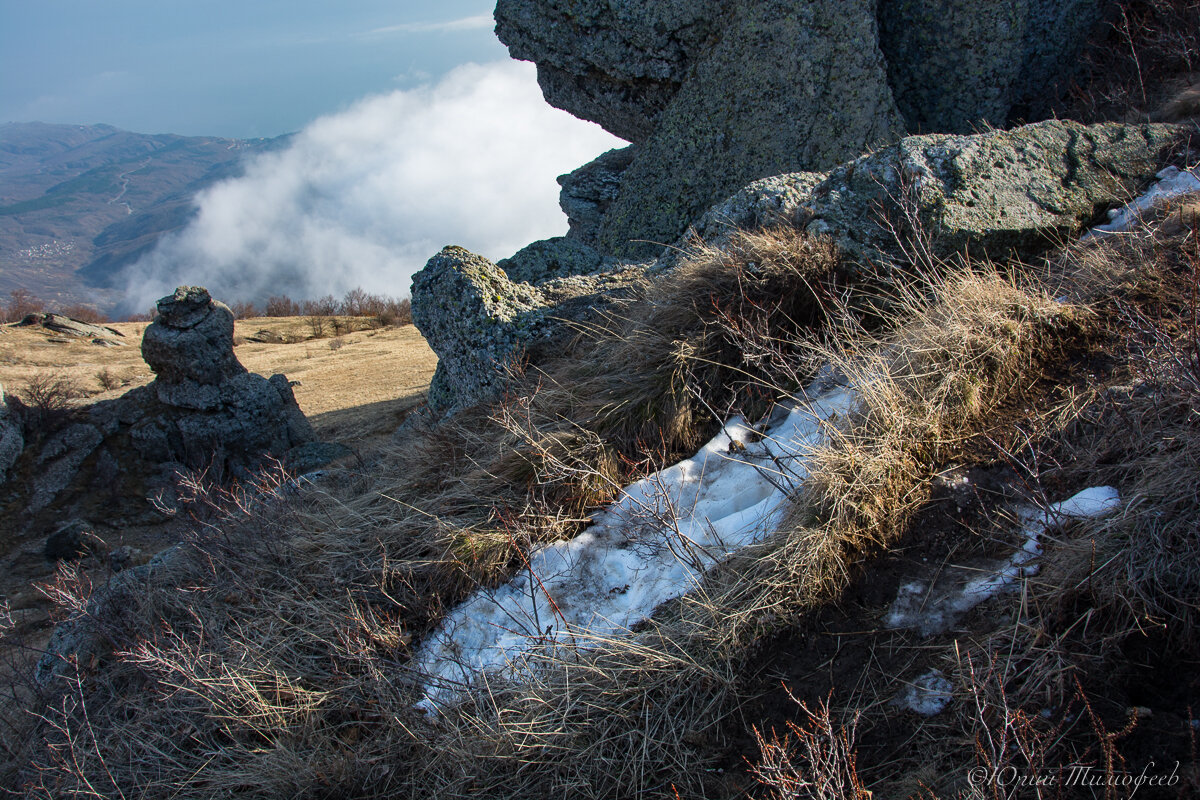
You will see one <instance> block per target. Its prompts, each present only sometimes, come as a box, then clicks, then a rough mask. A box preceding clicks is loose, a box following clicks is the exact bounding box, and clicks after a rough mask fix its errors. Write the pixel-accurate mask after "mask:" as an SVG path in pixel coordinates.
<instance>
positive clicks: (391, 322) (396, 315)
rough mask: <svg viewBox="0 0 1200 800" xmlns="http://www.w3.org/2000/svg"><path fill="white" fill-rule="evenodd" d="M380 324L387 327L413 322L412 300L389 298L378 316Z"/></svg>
mask: <svg viewBox="0 0 1200 800" xmlns="http://www.w3.org/2000/svg"><path fill="white" fill-rule="evenodd" d="M377 319H378V320H379V324H380V325H383V326H385V327H391V326H399V325H411V324H412V300H410V299H409V298H407V297H405V298H404V299H403V300H394V299H388V301H387V303H385V304H384V307H383V309H382V310H380V312H379V316H378V317H377Z"/></svg>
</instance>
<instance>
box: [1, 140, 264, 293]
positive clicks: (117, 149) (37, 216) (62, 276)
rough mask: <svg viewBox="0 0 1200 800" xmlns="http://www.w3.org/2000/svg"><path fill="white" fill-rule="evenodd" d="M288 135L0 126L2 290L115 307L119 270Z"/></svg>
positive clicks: (184, 219) (176, 227) (181, 223)
mask: <svg viewBox="0 0 1200 800" xmlns="http://www.w3.org/2000/svg"><path fill="white" fill-rule="evenodd" d="M283 141H285V139H269V140H268V139H260V140H234V139H218V138H215V137H188V136H175V135H171V134H162V135H147V134H140V133H131V132H129V131H123V130H119V129H117V128H113V127H111V126H109V125H48V124H44V123H7V124H4V125H0V293H2V294H3V295H4V296H7V294H8V292H10V291H11V290H13V289H17V288H20V289H27V290H29V291H31V292H33V293H34V294H35V295H38V296H39V297H42V298H44V299H47V300H49V301H51V302H53V303H54V304H55V305H67V304H70V303H78V302H92V303H97V301H99V302H98V304H99V305H101V306H105V305H107V302H105V299H106V298H109V297H111V299H112V300H113V301H114V302H115V301H116V300H117V299H118V298H117V297H116V295H115V294H112V295H109V294H106V293H105V292H104V291H99V292H97V291H94V289H95V287H101V288H104V287H109V286H111V285H112V281H113V280H114V279H115V276H116V273H118V272H119V271H120V269H121V268H122V267H123V266H125V265H126V264H129V263H132V262H133V261H134V260H136V259H137V257H138V256H139V255H141V254H142V253H144V252H146V251H147V250H149V249H150V248H152V247H153V246H154V243H155V241H157V240H158V238H159V237H160V236H162V235H163V234H165V233H169V232H171V231H174V230H177V229H179V228H181V227H183V226H184V225H185V224H186V223H187V222H188V220H189V219H190V218H191V215H192V213H193V207H192V198H193V196H194V195H195V194H196V192H198V191H200V190H201V189H204V188H205V187H208V186H211V185H212V184H214V183H216V182H217V181H220V180H222V179H224V178H228V177H231V176H234V175H237V174H239V172H240V170H241V168H242V161H243V159H244V158H245V157H246V156H248V155H251V154H254V153H259V152H264V151H267V150H270V149H273V148H276V147H279V146H280V144H281V143H282V142H283Z"/></svg>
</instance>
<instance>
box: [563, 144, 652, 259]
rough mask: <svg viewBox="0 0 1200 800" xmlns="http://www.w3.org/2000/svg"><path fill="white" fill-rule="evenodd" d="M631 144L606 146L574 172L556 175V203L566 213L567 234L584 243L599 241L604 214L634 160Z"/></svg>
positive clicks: (614, 198) (634, 148)
mask: <svg viewBox="0 0 1200 800" xmlns="http://www.w3.org/2000/svg"><path fill="white" fill-rule="evenodd" d="M636 152H637V148H636V147H634V146H633V145H630V146H629V147H623V148H621V149H619V150H609V151H608V152H607V153H604V154H602V155H601V156H599V157H598V158H596V159H595V160H593V161H590V162H588V163H587V164H584V165H583V166H582V167H580V168H579V169H577V170H575V171H574V172H569V173H567V174H566V175H559V176H558V185H559V186H561V187H562V190H561V191H560V192H559V193H558V205H559V207H560V208H562V210H563V213H564V214H566V215H567V224H568V225H569V227H570V231H569V233H568V234H567V235H568V236H569V237H570V238H572V239H577V240H579V241H581V242H584V243H586V244H590V245H592V246H596V245H598V244H599V243H600V232H601V231H602V230H603V225H604V216H605V214H607V213H608V207H609V206H611V205H612V204H613V201H614V200H616V199H617V196H618V195H619V194H620V190H621V176H622V175H623V174H625V170H627V169H629V165H630V164H631V163H633V156H634V153H636Z"/></svg>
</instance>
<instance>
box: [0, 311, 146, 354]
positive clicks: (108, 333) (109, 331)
mask: <svg viewBox="0 0 1200 800" xmlns="http://www.w3.org/2000/svg"><path fill="white" fill-rule="evenodd" d="M16 325H17V326H19V327H22V328H28V327H33V326H37V327H40V328H45V329H46V330H48V331H53V332H54V333H61V334H63V335H64V336H76V337H79V338H81V339H91V340H92V342H93V344H98V345H102V346H105V347H119V346H121V345H123V344H125V343H124V342H123V341H121V339H123V338H125V334H123V333H121V332H120V331H119V330H117V329H116V328H110V327H108V326H107V325H93V324H92V323H90V322H83V321H82V320H78V319H74V318H73V317H68V316H64V315H62V314H50V313H42V312H38V313H35V314H27V315H25V318H24V319H22V320H21V321H20V322H18V323H16Z"/></svg>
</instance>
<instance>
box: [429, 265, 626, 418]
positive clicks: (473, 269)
mask: <svg viewBox="0 0 1200 800" xmlns="http://www.w3.org/2000/svg"><path fill="white" fill-rule="evenodd" d="M644 274H645V267H644V266H643V267H638V266H631V267H626V268H624V269H619V270H614V271H611V272H600V273H595V274H591V275H574V276H567V277H558V278H553V279H550V280H544V281H541V282H539V283H538V284H537V285H534V284H531V283H526V282H520V281H514V280H512V279H510V277H509V276H508V275H507V274H506V273H505V271H504V270H503V269H501V267H500V266H498V265H497V264H493V263H492V262H491V261H489V260H488V259H486V258H484V257H483V256H479V255H476V254H474V253H472V252H470V251H468V250H464V249H463V248H461V247H446V248H444V249H443V250H442V252H440V253H438V254H437V255H436V256H434V257H433V258H431V259H430V260H429V262H428V263H427V264H426V265H425V268H424V269H422V270H421V271H420V272H418V273H417V274H416V275H414V276H413V283H412V313H413V324H415V325H416V326H417V328H418V330H420V331H421V334H422V335H423V336H424V337H425V340H426V341H427V342H428V343H429V346H430V347H431V348H433V351H434V352H435V353H437V354H438V366H437V371H436V372H435V373H434V377H433V382H432V384H431V385H430V389H429V404H430V406H432V407H433V409H434V410H435V411H438V412H445V411H450V410H453V409H455V408H458V407H461V406H465V405H469V404H471V403H474V402H477V401H479V400H483V399H487V398H490V397H492V396H493V395H494V394H495V393H496V392H497V391H498V390H499V388H500V387H501V386H502V385H503V384H504V382H505V380H506V376H507V374H508V373H509V371H510V370H512V369H513V368H515V367H519V366H520V362H521V361H522V360H523V359H525V358H526V357H527V356H532V357H535V358H536V357H537V356H538V355H539V353H541V352H545V351H547V350H549V349H551V348H554V347H556V346H560V345H562V344H564V343H565V340H566V339H568V338H569V337H571V336H572V335H573V333H574V328H573V326H574V325H577V324H578V323H579V322H580V321H582V320H584V319H586V318H587V317H588V316H589V315H591V314H594V313H596V312H598V311H599V310H601V309H602V308H603V307H604V306H605V305H607V304H608V303H609V302H611V301H612V300H613V299H616V298H617V297H619V296H622V295H624V294H626V293H628V292H629V291H630V289H631V288H632V287H633V286H635V285H636V284H637V283H638V282H639V281H640V280H641V278H642V277H643V276H644Z"/></svg>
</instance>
